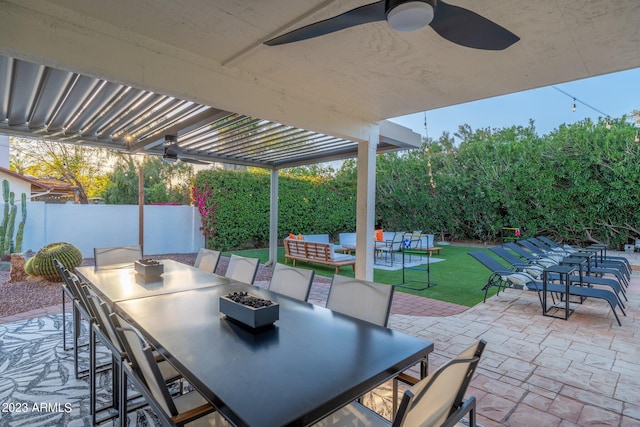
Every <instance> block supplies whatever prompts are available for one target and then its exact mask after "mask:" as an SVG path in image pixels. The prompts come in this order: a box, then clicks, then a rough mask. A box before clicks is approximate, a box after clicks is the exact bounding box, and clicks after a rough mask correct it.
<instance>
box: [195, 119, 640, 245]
mask: <svg viewBox="0 0 640 427" xmlns="http://www.w3.org/2000/svg"><path fill="white" fill-rule="evenodd" d="M607 123H608V124H607ZM635 133H636V128H635V127H634V125H633V123H630V122H628V121H627V120H626V118H625V117H622V118H620V119H615V120H614V119H609V120H608V121H605V120H600V121H598V122H592V121H591V120H584V121H582V122H578V123H574V124H572V125H566V126H565V125H563V126H560V127H559V128H558V129H555V130H554V131H553V132H551V133H549V134H547V135H542V136H540V135H538V134H537V133H536V131H535V127H534V125H533V123H530V124H529V126H513V127H510V128H505V129H479V130H476V131H472V130H471V129H470V128H469V127H468V126H462V127H461V128H460V131H459V133H458V134H457V135H456V136H458V137H459V139H461V140H462V142H461V143H459V144H454V143H453V138H451V137H450V136H449V135H446V134H445V135H443V136H442V137H441V138H440V139H439V140H438V141H433V140H429V141H427V142H426V143H425V146H424V147H423V149H420V150H413V151H409V152H402V153H390V154H385V155H380V156H378V158H377V177H376V222H377V223H378V224H380V225H381V226H382V227H383V228H384V229H386V230H400V231H401V230H418V229H420V230H424V231H425V232H430V233H434V234H437V233H439V232H440V231H446V232H447V234H448V235H449V236H450V237H451V238H453V239H461V240H462V239H465V240H468V239H471V240H481V241H494V240H497V239H499V237H500V231H501V229H502V227H520V228H521V229H522V231H523V235H524V236H535V235H538V234H545V235H548V236H551V237H553V238H555V239H559V240H562V241H565V242H569V243H577V244H584V243H589V242H604V243H607V244H609V245H610V246H611V247H616V248H621V247H622V245H624V244H626V243H631V242H633V241H634V240H635V239H640V191H638V189H639V188H640V143H637V142H635V141H634V137H635ZM356 172H357V163H356V162H355V161H353V160H347V161H345V162H344V164H343V166H342V167H341V169H340V170H339V171H338V172H337V174H336V176H335V178H334V179H331V178H327V177H326V175H323V174H321V175H318V176H316V177H308V176H306V177H304V176H301V177H292V176H288V175H286V174H281V177H280V201H279V202H280V203H279V206H280V209H279V230H280V236H279V237H284V236H285V235H287V234H288V233H290V232H291V233H296V234H297V233H303V234H304V233H329V234H331V235H333V236H334V237H335V235H336V234H337V233H338V232H340V231H353V230H355V197H356V175H357V173H356ZM193 197H194V200H195V201H196V203H197V204H198V207H199V208H200V213H201V214H202V217H203V223H204V230H203V231H204V233H205V236H206V239H207V245H209V246H210V247H214V248H219V249H230V248H240V247H251V246H265V245H266V243H267V241H268V234H269V175H268V174H267V173H266V172H254V171H252V172H229V171H207V172H201V173H199V174H198V177H197V179H196V186H195V188H194V191H193Z"/></svg>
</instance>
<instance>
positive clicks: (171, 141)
mask: <svg viewBox="0 0 640 427" xmlns="http://www.w3.org/2000/svg"><path fill="white" fill-rule="evenodd" d="M162 160H164V161H165V162H177V161H178V160H181V161H183V162H187V163H193V164H194V165H208V164H209V162H205V161H202V160H198V159H194V158H193V157H189V156H185V155H183V154H182V147H180V146H179V145H178V138H177V137H176V136H175V135H165V136H164V154H163V155H162Z"/></svg>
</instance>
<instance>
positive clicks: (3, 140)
mask: <svg viewBox="0 0 640 427" xmlns="http://www.w3.org/2000/svg"><path fill="white" fill-rule="evenodd" d="M0 166H2V167H3V168H5V169H9V135H0Z"/></svg>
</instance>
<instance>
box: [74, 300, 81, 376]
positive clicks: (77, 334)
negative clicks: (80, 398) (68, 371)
mask: <svg viewBox="0 0 640 427" xmlns="http://www.w3.org/2000/svg"><path fill="white" fill-rule="evenodd" d="M79 338H80V313H79V312H78V309H77V308H76V307H75V305H74V307H73V363H74V369H75V374H76V379H79V378H80V375H79V369H78V340H79Z"/></svg>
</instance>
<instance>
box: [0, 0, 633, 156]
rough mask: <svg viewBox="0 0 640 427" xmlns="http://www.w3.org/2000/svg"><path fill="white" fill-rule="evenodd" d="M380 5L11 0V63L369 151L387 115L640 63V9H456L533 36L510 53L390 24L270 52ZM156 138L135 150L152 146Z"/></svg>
mask: <svg viewBox="0 0 640 427" xmlns="http://www.w3.org/2000/svg"><path fill="white" fill-rule="evenodd" d="M370 2H371V1H370V0H336V1H329V0H307V1H298V0H263V1H250V0H219V1H215V2H214V1H195V0H135V1H130V0H110V1H103V0H48V1H46V0H5V1H1V2H0V54H2V55H4V56H5V57H6V58H16V59H18V60H24V61H29V62H31V63H34V64H42V65H44V66H47V67H51V69H52V70H65V71H70V72H74V73H78V74H79V75H81V76H86V77H92V78H96V79H99V80H105V81H107V82H111V83H109V85H111V86H113V90H117V88H118V87H121V86H131V87H133V88H135V89H138V90H141V91H152V92H154V93H157V94H162V95H165V96H169V97H173V98H176V100H175V102H176V103H179V102H181V101H179V100H183V101H190V102H195V103H196V104H201V105H204V106H208V107H209V108H210V110H209V111H208V113H202V114H203V115H204V116H206V115H207V114H209V115H210V118H215V117H218V114H221V115H222V116H224V114H231V112H233V113H234V114H238V115H240V116H241V117H243V116H247V117H255V118H259V119H262V120H266V121H268V122H274V123H278V124H283V125H287V126H293V127H295V128H301V129H307V130H309V131H312V132H317V133H321V134H325V135H330V136H332V137H335V138H338V139H345V140H348V141H368V140H369V137H370V135H371V134H372V131H373V132H374V133H375V131H376V129H377V124H378V123H379V122H380V121H381V120H383V119H387V118H391V117H395V116H399V115H404V114H407V113H413V112H417V111H423V110H429V109H433V108H437V107H442V106H447V105H452V104H457V103H462V102H467V101H471V100H476V99H481V98H486V97H491V96H496V95H501V94H506V93H511V92H517V91H521V90H526V89H531V88H535V87H540V86H546V85H550V84H556V83H560V82H566V81H571V80H575V79H580V78H585V77H592V76H597V75H601V74H606V73H610V72H615V71H620V70H625V69H631V68H636V67H640V53H639V52H640V50H639V49H638V48H637V46H638V45H640V26H638V22H640V3H638V1H637V0H571V1H557V0H538V1H535V2H532V1H530V0H492V1H485V2H478V1H472V0H455V2H454V1H453V0H451V1H450V2H451V3H453V4H455V5H458V6H461V7H465V8H468V9H471V10H473V11H475V12H477V13H479V14H481V15H483V16H485V17H487V18H489V19H491V20H493V21H494V22H497V23H499V24H500V25H502V26H504V27H505V28H507V29H509V30H511V31H513V32H514V33H516V34H517V35H518V36H519V37H520V38H521V40H520V41H519V42H517V43H516V44H514V45H512V46H511V47H509V48H507V49H506V50H503V51H482V50H474V49H470V48H466V47H461V46H458V45H455V44H453V43H451V42H448V41H446V40H444V39H443V38H441V37H440V36H438V35H437V34H436V33H435V32H434V31H433V30H432V29H431V28H429V27H426V28H423V29H420V30H417V31H413V32H408V33H406V32H405V33H399V32H395V31H393V30H391V29H390V28H389V27H388V26H387V24H386V22H376V23H370V24H365V25H361V26H358V27H353V28H349V29H346V30H342V31H339V32H336V33H333V34H329V35H325V36H322V37H318V38H314V39H310V40H306V41H302V42H298V43H292V44H286V45H281V46H273V47H269V46H266V45H264V44H263V42H264V41H265V40H268V39H270V38H272V37H274V36H276V35H279V34H282V33H284V32H286V31H288V30H291V29H294V28H297V27H299V26H301V25H305V24H308V23H312V22H315V21H318V20H321V19H326V18H328V17H331V16H334V15H337V14H339V13H342V12H344V11H347V10H350V9H352V8H354V7H358V6H361V5H363V4H368V3H370ZM53 74H56V73H55V72H53ZM3 77H4V78H5V79H6V78H7V75H6V74H5V75H3ZM60 78H64V77H63V76H60ZM34 81H35V82H37V81H38V80H37V79H36V80H34ZM2 83H3V84H4V85H5V87H6V85H7V82H6V81H3V82H2ZM94 83H95V81H94ZM86 84H87V85H90V84H91V81H90V79H87V82H86ZM225 112H229V113H225ZM463 120H464V118H461V121H463ZM205 121H206V120H205ZM275 126H278V125H275ZM145 138H147V139H145ZM145 138H143V139H141V140H138V141H136V142H135V143H134V144H133V147H135V149H140V148H141V147H142V146H145V147H147V148H146V149H153V147H151V148H149V147H148V144H149V143H153V141H151V140H149V139H148V136H146V137H145ZM412 138H415V135H414V136H412ZM183 141H184V139H183ZM156 142H157V140H156ZM118 143H120V144H121V142H116V144H118ZM341 148H342V147H340V148H339V149H338V151H337V152H338V153H340V149H341ZM196 154H198V153H196ZM203 155H204V154H203ZM274 161H275V160H274ZM303 161H304V160H303Z"/></svg>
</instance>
